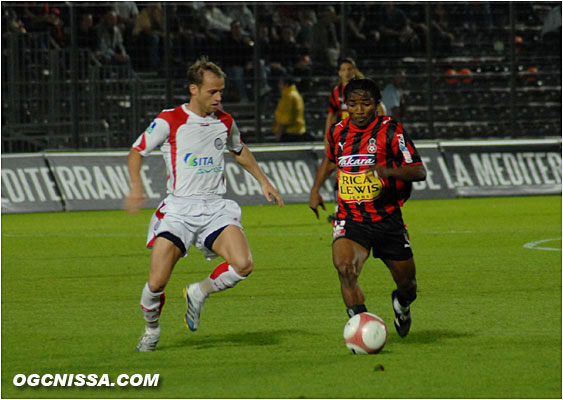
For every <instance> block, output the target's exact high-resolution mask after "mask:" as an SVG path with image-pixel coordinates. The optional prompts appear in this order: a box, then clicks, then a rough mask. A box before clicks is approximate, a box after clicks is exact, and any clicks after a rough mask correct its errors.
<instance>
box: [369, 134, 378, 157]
mask: <svg viewBox="0 0 563 400" xmlns="http://www.w3.org/2000/svg"><path fill="white" fill-rule="evenodd" d="M376 152H377V145H376V144H375V139H374V138H371V139H370V140H369V142H368V153H370V154H373V153H376Z"/></svg>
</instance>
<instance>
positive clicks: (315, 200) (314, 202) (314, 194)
mask: <svg viewBox="0 0 563 400" xmlns="http://www.w3.org/2000/svg"><path fill="white" fill-rule="evenodd" d="M318 206H321V207H322V208H323V210H325V211H326V207H325V203H324V202H323V198H322V197H321V194H320V193H319V191H318V190H311V196H310V197H309V208H310V209H311V210H313V212H314V213H315V215H316V216H317V219H319V210H317V207H318Z"/></svg>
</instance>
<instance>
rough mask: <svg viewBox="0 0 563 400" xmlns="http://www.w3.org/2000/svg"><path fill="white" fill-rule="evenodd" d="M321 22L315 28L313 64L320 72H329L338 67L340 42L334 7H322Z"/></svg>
mask: <svg viewBox="0 0 563 400" xmlns="http://www.w3.org/2000/svg"><path fill="white" fill-rule="evenodd" d="M321 7H322V8H321V11H320V13H319V21H318V22H317V23H316V24H315V26H314V27H313V48H312V58H313V63H314V64H315V66H316V67H318V68H319V71H323V70H324V71H329V70H332V69H334V68H337V66H338V57H339V56H340V42H339V41H338V34H337V31H336V25H335V21H336V20H337V19H338V15H336V10H335V8H334V6H325V5H322V6H321Z"/></svg>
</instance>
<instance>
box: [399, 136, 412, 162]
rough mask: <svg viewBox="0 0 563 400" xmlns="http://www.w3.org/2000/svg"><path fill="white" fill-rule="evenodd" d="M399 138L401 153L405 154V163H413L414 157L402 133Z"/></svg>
mask: <svg viewBox="0 0 563 400" xmlns="http://www.w3.org/2000/svg"><path fill="white" fill-rule="evenodd" d="M397 137H398V138H399V150H401V153H403V158H404V159H405V162H406V163H407V164H410V163H412V156H411V153H410V151H409V149H408V148H407V145H406V143H405V137H404V136H403V134H402V133H399V134H398V135H397Z"/></svg>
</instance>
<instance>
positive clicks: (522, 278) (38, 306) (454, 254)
mask: <svg viewBox="0 0 563 400" xmlns="http://www.w3.org/2000/svg"><path fill="white" fill-rule="evenodd" d="M327 206H328V210H329V211H331V210H332V209H333V205H332V204H327ZM403 212H404V216H405V221H406V222H407V224H408V225H409V230H410V235H411V240H412V246H413V250H414V253H415V260H416V263H417V278H418V284H419V286H418V287H419V292H418V300H417V301H416V302H415V303H414V305H413V307H412V312H413V324H412V329H411V333H410V334H409V336H408V337H406V338H404V339H401V338H399V337H398V335H397V334H396V332H395V329H394V327H393V322H392V321H393V311H392V308H391V301H390V300H391V291H392V290H393V289H394V284H393V282H392V279H391V276H390V274H389V272H388V271H387V270H386V268H385V267H384V265H383V264H382V263H381V261H380V260H375V259H373V258H370V259H369V260H368V261H367V263H366V265H365V266H364V270H363V272H362V275H361V277H360V283H361V285H362V287H363V289H364V292H365V294H366V297H367V301H366V304H367V307H368V309H369V311H371V312H373V313H376V314H378V315H380V316H381V317H382V318H383V319H384V320H385V321H386V323H387V325H388V328H389V340H388V342H387V345H386V346H385V348H384V349H383V351H382V352H381V353H380V354H377V355H369V356H357V355H353V354H351V353H350V352H349V351H348V350H347V349H346V347H345V345H344V342H343V339H342V331H343V327H344V324H345V322H346V314H345V307H344V305H343V303H342V300H341V297H340V289H339V283H338V278H337V274H336V271H335V270H334V268H333V266H332V263H331V230H330V225H329V223H328V222H327V221H326V215H327V213H321V216H322V218H321V219H320V220H316V219H315V218H314V215H313V213H312V212H311V211H310V210H309V208H308V206H307V205H305V204H297V205H295V204H294V205H288V206H287V207H286V208H285V209H278V208H277V207H276V206H272V205H264V206H247V207H243V223H244V226H245V231H246V234H247V236H248V239H249V241H250V244H251V247H252V249H253V254H254V259H255V269H254V272H253V273H252V275H251V277H250V278H249V279H248V280H246V281H244V282H242V283H240V284H239V285H238V286H237V287H236V288H234V289H232V290H228V291H225V292H222V293H219V294H215V295H212V296H211V297H210V298H209V299H208V301H207V303H206V304H205V307H204V310H203V313H202V320H201V325H200V329H199V330H198V331H197V332H190V331H189V330H188V329H187V328H186V327H185V325H184V321H183V315H184V311H185V305H184V300H183V298H182V287H183V286H184V285H186V284H187V283H190V282H193V281H196V280H201V279H203V278H205V277H206V276H207V275H208V274H209V273H210V272H211V271H212V269H213V268H214V266H215V265H217V264H218V263H219V261H218V260H215V261H211V262H209V261H206V260H205V259H204V258H203V256H202V255H201V254H200V253H199V252H198V251H197V250H195V249H194V248H192V253H191V254H190V256H189V257H188V258H186V259H182V260H180V262H179V263H178V265H177V266H176V269H175V271H174V273H173V274H172V278H171V280H170V282H169V285H168V287H167V289H166V294H167V303H166V305H165V307H164V311H163V314H162V317H161V327H162V335H161V340H160V343H159V345H158V347H157V351H156V352H154V353H137V352H135V351H134V349H135V346H136V344H137V340H138V338H139V336H140V334H141V333H142V330H143V319H142V314H141V311H140V309H139V306H138V303H139V298H140V294H141V289H142V287H143V285H144V283H145V282H146V279H147V275H148V263H149V255H150V252H149V251H148V250H146V249H145V248H144V243H145V233H146V229H147V224H148V220H149V218H150V215H151V213H152V210H144V211H143V212H142V213H140V214H139V215H137V216H129V215H127V214H126V213H125V212H124V211H91V212H69V213H45V214H21V215H3V216H2V397H3V398H7V397H10V398H561V394H562V392H561V293H562V291H561V281H562V280H561V278H562V275H561V251H543V250H538V249H529V248H525V247H523V246H524V245H525V244H526V243H528V242H533V241H539V240H546V239H559V240H554V241H551V242H545V243H543V244H540V245H539V246H544V247H558V248H560V247H561V240H560V238H561V197H560V196H546V197H505V198H476V199H452V200H436V201H435V200H418V201H415V200H413V201H410V202H408V203H407V204H406V206H405V207H404V209H403ZM18 373H23V374H28V375H29V374H32V373H37V374H40V375H41V374H48V373H50V374H55V373H61V374H62V373H69V374H70V373H73V374H78V373H84V374H90V373H95V374H99V375H101V374H109V375H110V379H112V380H115V379H116V378H117V376H118V375H119V374H130V375H132V374H137V373H140V374H157V373H158V374H160V381H159V385H158V387H156V388H148V387H145V388H143V387H126V388H121V387H118V386H115V387H108V388H106V387H102V388H92V387H67V388H61V387H58V388H55V387H50V388H49V387H47V388H37V387H35V388H31V387H24V388H18V387H15V386H14V385H13V384H12V379H13V377H14V376H15V375H16V374H18Z"/></svg>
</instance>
